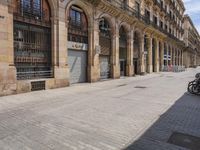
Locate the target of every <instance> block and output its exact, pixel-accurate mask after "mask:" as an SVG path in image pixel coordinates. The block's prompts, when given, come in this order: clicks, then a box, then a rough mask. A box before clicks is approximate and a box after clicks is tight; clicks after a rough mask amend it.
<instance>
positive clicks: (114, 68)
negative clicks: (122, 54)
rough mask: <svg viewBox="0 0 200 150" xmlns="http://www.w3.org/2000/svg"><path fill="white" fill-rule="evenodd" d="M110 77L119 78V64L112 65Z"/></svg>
mask: <svg viewBox="0 0 200 150" xmlns="http://www.w3.org/2000/svg"><path fill="white" fill-rule="evenodd" d="M112 78H113V79H119V78H120V66H119V65H113V66H112Z"/></svg>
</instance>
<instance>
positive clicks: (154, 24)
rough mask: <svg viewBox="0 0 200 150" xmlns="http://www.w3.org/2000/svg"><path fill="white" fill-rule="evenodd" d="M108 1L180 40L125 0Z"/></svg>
mask: <svg viewBox="0 0 200 150" xmlns="http://www.w3.org/2000/svg"><path fill="white" fill-rule="evenodd" d="M155 1H157V0H155ZM107 2H109V3H110V4H111V5H113V6H115V7H117V8H120V9H121V10H123V11H126V12H127V13H128V14H129V15H130V16H134V17H136V18H137V19H138V20H140V21H142V22H143V23H145V24H146V25H150V26H152V27H154V28H155V29H157V30H159V31H160V32H162V33H164V34H166V35H167V36H169V37H170V38H172V39H174V40H178V41H180V40H179V39H178V38H177V37H175V36H174V35H173V34H170V33H169V32H168V31H167V30H165V29H163V28H162V27H160V26H159V25H158V24H156V23H154V22H153V21H152V20H150V18H149V17H147V16H144V15H142V14H141V13H140V12H138V11H136V10H135V9H134V8H131V7H130V6H128V5H127V4H125V3H124V2H123V1H121V0H107ZM156 3H158V2H156ZM159 6H160V4H159ZM161 8H162V7H161Z"/></svg>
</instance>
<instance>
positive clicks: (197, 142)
mask: <svg viewBox="0 0 200 150" xmlns="http://www.w3.org/2000/svg"><path fill="white" fill-rule="evenodd" d="M168 143H170V144H174V145H177V146H181V147H184V148H188V149H191V150H199V148H200V137H195V136H192V135H188V134H183V133H179V132H174V133H173V134H172V135H171V137H170V138H169V140H168Z"/></svg>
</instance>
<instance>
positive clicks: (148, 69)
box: [147, 65, 153, 73]
mask: <svg viewBox="0 0 200 150" xmlns="http://www.w3.org/2000/svg"><path fill="white" fill-rule="evenodd" d="M152 72H153V66H152V65H148V66H147V73H152Z"/></svg>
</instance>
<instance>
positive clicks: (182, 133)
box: [123, 93, 200, 150]
mask: <svg viewBox="0 0 200 150" xmlns="http://www.w3.org/2000/svg"><path fill="white" fill-rule="evenodd" d="M198 137H200V97H199V96H194V95H191V94H188V93H185V94H184V95H183V96H182V97H181V98H179V99H178V100H177V101H176V103H175V104H174V105H173V106H172V107H171V108H169V109H168V110H167V111H166V112H165V113H164V114H163V115H161V116H160V118H159V119H158V120H157V121H156V122H155V123H154V124H153V125H152V126H151V127H150V128H148V129H147V130H146V131H145V132H144V134H143V135H142V136H140V137H139V138H137V140H136V141H135V142H133V143H132V144H130V145H129V146H127V147H126V148H124V149H123V150H188V149H191V150H200V138H198ZM172 143H173V144H172ZM177 145H179V146H177ZM187 148H188V149H187Z"/></svg>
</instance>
